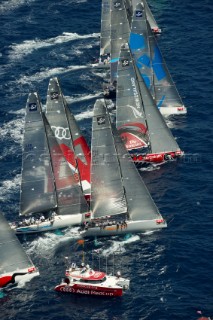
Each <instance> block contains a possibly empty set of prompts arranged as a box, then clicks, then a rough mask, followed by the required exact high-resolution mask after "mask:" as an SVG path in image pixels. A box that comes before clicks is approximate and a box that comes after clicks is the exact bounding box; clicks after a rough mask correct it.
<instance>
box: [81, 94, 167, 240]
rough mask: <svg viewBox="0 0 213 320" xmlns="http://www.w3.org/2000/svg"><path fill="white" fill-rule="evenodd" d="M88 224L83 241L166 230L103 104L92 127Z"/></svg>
mask: <svg viewBox="0 0 213 320" xmlns="http://www.w3.org/2000/svg"><path fill="white" fill-rule="evenodd" d="M91 152H92V163H91V201H90V210H91V221H90V222H89V223H88V224H87V225H86V227H85V229H84V230H83V231H81V236H82V237H96V236H113V235H122V234H126V233H141V232H144V231H148V230H157V229H162V228H165V227H166V226H167V224H166V222H165V220H164V219H163V218H162V216H161V214H160V213H159V211H158V209H157V207H156V205H155V203H154V201H153V199H152V197H151V195H150V193H149V191H148V189H147V188H146V186H145V184H144V182H143V180H142V177H141V176H140V174H139V172H138V170H137V169H136V167H135V164H134V163H133V161H132V159H131V157H130V155H129V153H128V152H127V151H126V149H125V146H124V144H123V142H122V140H121V138H120V136H119V134H118V132H117V130H116V128H113V127H112V124H111V121H110V116H109V114H108V111H107V107H106V104H105V101H104V100H97V101H96V103H95V107H94V116H93V123H92V148H91Z"/></svg>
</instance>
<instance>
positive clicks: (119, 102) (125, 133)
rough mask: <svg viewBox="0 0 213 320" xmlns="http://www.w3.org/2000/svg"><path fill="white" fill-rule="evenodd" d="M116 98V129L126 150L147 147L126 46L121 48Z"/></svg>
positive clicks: (144, 124)
mask: <svg viewBox="0 0 213 320" xmlns="http://www.w3.org/2000/svg"><path fill="white" fill-rule="evenodd" d="M116 97H117V99H116V127H117V130H118V132H119V134H120V136H121V138H122V140H123V141H124V143H125V146H126V148H127V150H133V149H141V148H144V147H147V146H148V143H149V136H148V131H147V130H148V128H147V123H146V116H145V113H144V110H143V104H142V101H141V94H140V92H139V88H138V83H137V81H136V75H135V69H134V66H133V60H132V56H131V54H130V50H129V46H128V45H127V44H126V45H123V46H122V47H121V52H120V57H119V63H118V81H117V92H116Z"/></svg>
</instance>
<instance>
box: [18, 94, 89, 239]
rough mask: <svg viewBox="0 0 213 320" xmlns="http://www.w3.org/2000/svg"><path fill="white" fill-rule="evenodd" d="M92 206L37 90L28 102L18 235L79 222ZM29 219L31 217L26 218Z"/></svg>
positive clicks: (30, 95)
mask: <svg viewBox="0 0 213 320" xmlns="http://www.w3.org/2000/svg"><path fill="white" fill-rule="evenodd" d="M88 212H89V209H88V205H87V202H86V199H85V197H84V195H83V193H82V187H81V184H80V183H79V179H78V176H77V177H76V174H75V172H73V171H72V170H71V169H70V167H69V165H68V163H67V161H66V159H65V158H64V155H63V152H62V151H61V148H60V146H59V144H58V142H57V139H56V138H55V135H54V133H53V131H52V130H51V128H50V125H49V123H48V121H47V119H46V117H45V115H44V114H43V113H42V108H41V103H40V99H39V96H38V94H37V93H30V94H29V97H28V100H27V104H26V117H25V131H24V143H23V157H22V178H21V192H20V216H23V217H25V219H24V220H23V221H22V222H20V224H19V225H18V226H17V225H15V227H14V229H15V231H16V233H17V234H21V233H37V232H43V231H50V230H55V229H59V228H64V227H67V226H72V225H79V224H81V223H82V221H83V220H84V216H85V215H86V216H87V215H88ZM27 218H28V219H27Z"/></svg>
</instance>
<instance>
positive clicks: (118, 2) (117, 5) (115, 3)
mask: <svg viewBox="0 0 213 320" xmlns="http://www.w3.org/2000/svg"><path fill="white" fill-rule="evenodd" d="M114 7H115V8H120V7H121V3H120V1H118V0H117V1H115V2H114Z"/></svg>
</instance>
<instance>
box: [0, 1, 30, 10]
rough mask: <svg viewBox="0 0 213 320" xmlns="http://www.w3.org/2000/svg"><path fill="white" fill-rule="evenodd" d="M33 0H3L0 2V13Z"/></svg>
mask: <svg viewBox="0 0 213 320" xmlns="http://www.w3.org/2000/svg"><path fill="white" fill-rule="evenodd" d="M33 2H35V0H8V1H4V2H3V3H1V4H0V13H4V12H6V11H12V10H15V9H18V8H19V7H21V6H23V5H25V4H26V3H27V4H28V5H29V4H30V3H33Z"/></svg>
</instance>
